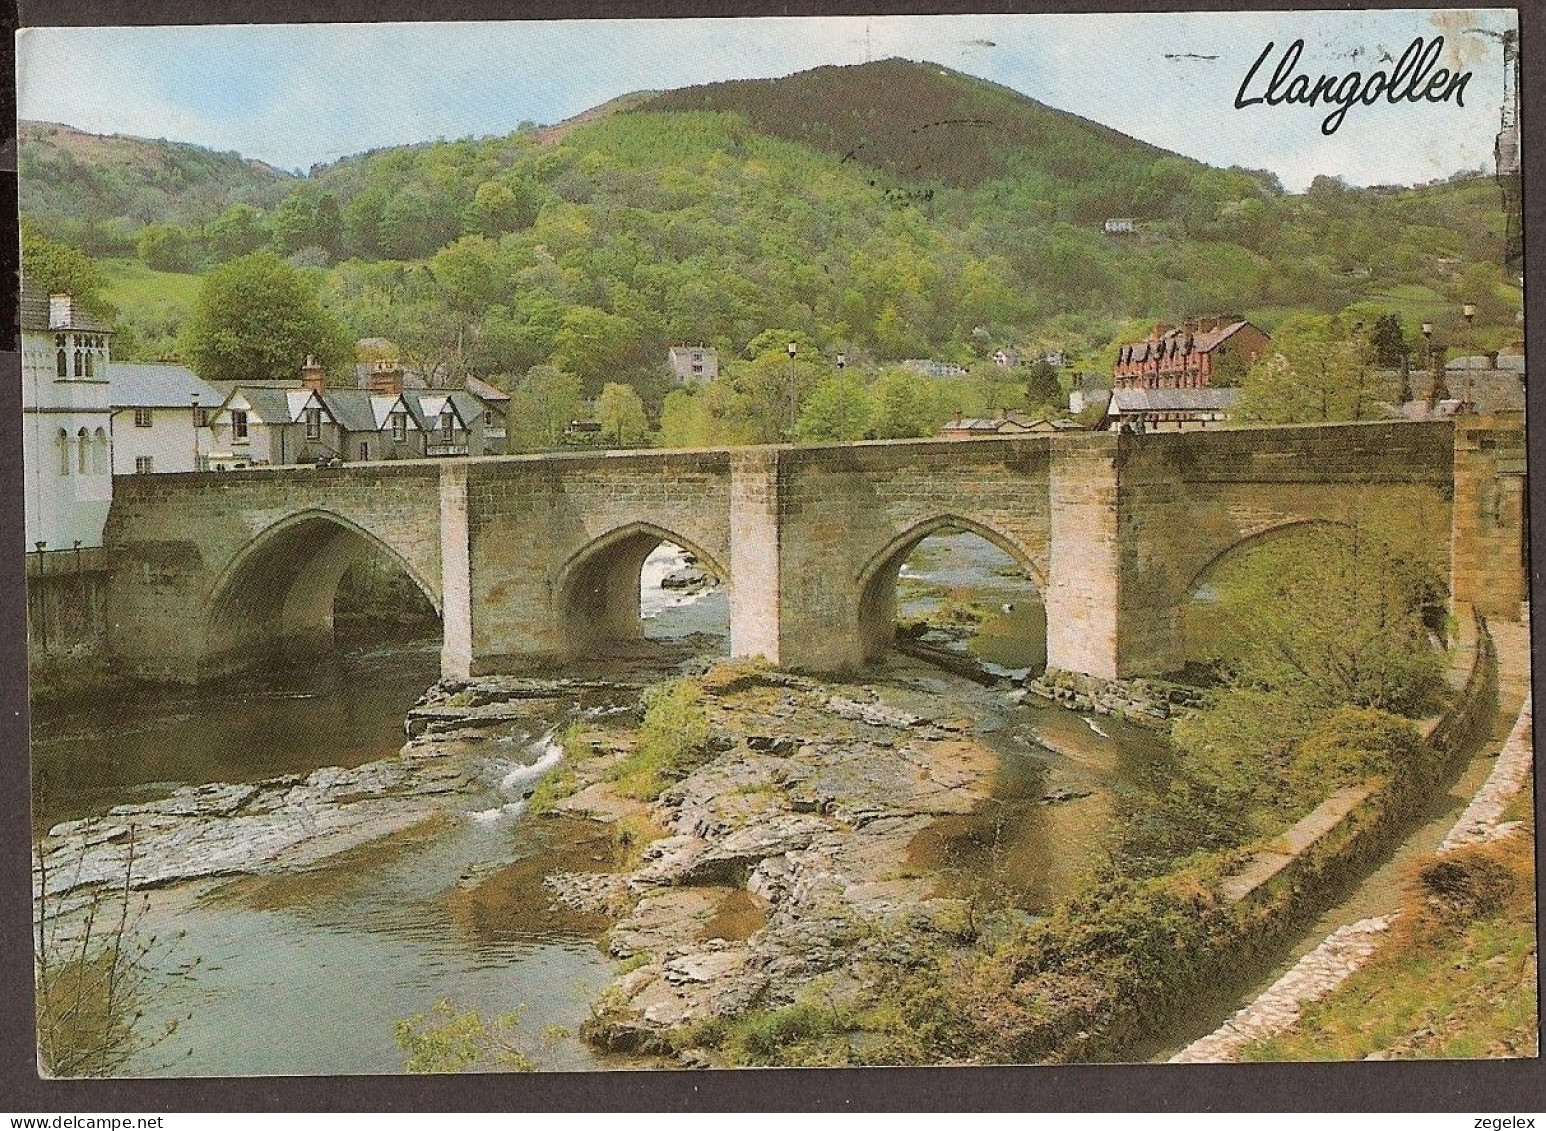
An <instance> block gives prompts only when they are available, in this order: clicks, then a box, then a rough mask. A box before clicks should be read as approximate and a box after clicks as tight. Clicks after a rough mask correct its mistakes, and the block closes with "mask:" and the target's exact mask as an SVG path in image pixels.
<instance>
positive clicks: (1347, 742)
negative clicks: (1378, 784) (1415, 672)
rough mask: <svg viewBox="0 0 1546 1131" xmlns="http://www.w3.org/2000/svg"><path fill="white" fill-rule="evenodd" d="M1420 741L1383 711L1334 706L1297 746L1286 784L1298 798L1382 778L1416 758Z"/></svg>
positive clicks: (1405, 723) (1403, 722)
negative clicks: (1335, 708) (1289, 785)
mask: <svg viewBox="0 0 1546 1131" xmlns="http://www.w3.org/2000/svg"><path fill="white" fill-rule="evenodd" d="M1420 751H1421V738H1420V737H1419V735H1418V733H1417V728H1416V727H1414V726H1413V725H1412V724H1411V723H1410V722H1408V721H1407V720H1405V719H1402V718H1400V717H1398V716H1396V715H1392V714H1390V713H1388V712H1386V711H1377V710H1373V709H1371V708H1367V707H1339V708H1338V709H1337V710H1335V711H1333V712H1332V713H1331V714H1330V715H1327V716H1326V717H1325V718H1324V719H1323V720H1322V721H1321V722H1319V723H1316V724H1315V726H1314V727H1312V728H1311V730H1310V732H1309V733H1308V734H1306V735H1305V736H1304V739H1303V741H1301V742H1300V743H1299V746H1298V750H1297V752H1296V753H1295V755H1294V759H1293V763H1292V765H1291V766H1290V767H1289V781H1290V784H1291V785H1292V786H1293V788H1294V790H1295V792H1296V794H1297V795H1298V796H1299V797H1300V798H1301V799H1303V800H1307V801H1308V800H1314V799H1316V798H1319V797H1324V796H1326V795H1327V794H1328V793H1331V792H1332V791H1333V790H1337V789H1341V788H1342V787H1343V786H1349V785H1357V784H1359V783H1360V782H1364V781H1367V780H1368V779H1369V778H1373V777H1388V776H1390V775H1391V774H1392V773H1395V772H1397V771H1399V770H1401V769H1402V768H1404V767H1408V766H1411V765H1412V764H1414V763H1415V762H1416V760H1417V759H1418V757H1419V756H1420Z"/></svg>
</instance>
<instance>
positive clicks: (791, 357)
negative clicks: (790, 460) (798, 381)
mask: <svg viewBox="0 0 1546 1131" xmlns="http://www.w3.org/2000/svg"><path fill="white" fill-rule="evenodd" d="M799 348H800V347H799V344H798V343H797V342H795V341H793V340H791V341H790V343H789V347H788V349H789V438H790V439H791V440H792V439H794V426H795V407H794V355H795V354H796V353H797V352H798V351H799Z"/></svg>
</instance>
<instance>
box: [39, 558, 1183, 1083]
mask: <svg viewBox="0 0 1546 1131" xmlns="http://www.w3.org/2000/svg"><path fill="white" fill-rule="evenodd" d="M997 554H998V551H996V550H994V549H993V548H992V547H991V546H988V545H987V544H986V543H981V542H978V543H977V544H976V545H973V544H972V540H971V539H970V538H969V537H967V538H936V539H930V540H929V542H928V543H926V544H925V546H924V547H923V548H921V549H920V551H919V552H918V554H916V555H915V557H914V559H913V560H911V561H910V562H909V563H908V567H907V569H905V570H904V572H903V578H904V579H911V580H912V581H913V582H915V583H922V584H925V585H929V586H933V587H936V588H937V589H945V590H948V593H949V599H951V600H957V601H972V602H987V603H989V604H990V605H994V606H1002V605H1011V606H1012V608H1010V609H1007V610H1005V609H1002V608H1000V611H999V613H998V614H997V615H995V616H990V617H989V619H988V620H987V621H986V622H984V623H983V624H982V625H981V626H980V627H979V630H978V631H977V633H976V634H975V635H973V636H971V637H970V638H968V639H966V640H965V641H964V644H963V646H964V647H966V648H968V649H970V650H972V651H973V652H974V653H975V654H977V655H978V656H979V657H980V658H981V659H983V660H985V661H988V662H992V663H998V664H1001V665H1002V666H1005V667H1017V668H1018V667H1032V666H1037V665H1039V664H1040V663H1042V662H1044V656H1045V628H1044V616H1043V614H1042V613H1041V611H1040V603H1039V600H1038V599H1037V598H1036V595H1035V592H1034V589H1033V588H1032V587H1030V586H1029V583H1028V582H1026V581H1025V580H1024V579H1021V578H1017V577H1013V576H1008V575H1006V574H1005V573H1004V572H1003V571H1002V567H1003V561H1000V560H997V559H996V558H995V555H997ZM1000 557H1001V555H1000ZM1004 560H1007V559H1004ZM683 564H685V562H684V558H683V554H682V551H680V550H678V549H677V548H676V547H671V546H663V547H661V549H660V550H659V551H657V553H656V554H653V555H651V557H650V559H649V560H648V561H647V562H646V564H645V570H644V577H643V580H644V586H643V589H642V591H641V612H642V615H643V617H644V620H645V634H646V636H647V637H654V638H658V639H662V640H679V639H681V638H682V637H687V636H695V635H702V634H706V635H707V638H708V644H709V651H711V652H712V651H716V650H719V651H723V650H725V646H726V645H727V639H726V637H727V632H728V625H727V622H728V603H727V600H726V595H725V593H724V591H723V589H719V588H713V589H706V590H700V591H698V592H693V593H685V592H682V591H671V590H664V589H662V588H661V587H660V585H659V580H660V578H662V577H663V576H665V575H666V574H667V573H669V572H671V571H673V570H676V569H679V568H680V567H681V566H682V565H683ZM913 589H914V590H915V592H914V593H913V595H911V596H908V595H907V593H906V592H905V590H904V594H903V596H902V599H901V600H900V601H899V605H900V609H901V615H902V616H903V617H918V616H927V615H929V613H930V611H931V610H932V609H937V608H938V607H939V603H940V602H939V599H938V597H937V596H930V595H928V594H926V593H924V592H923V591H922V590H921V589H917V585H916V584H915V585H914V586H913ZM715 640H718V641H719V642H720V643H719V645H718V646H715V645H714V641H715ZM957 643H958V644H962V643H963V642H962V641H961V640H959V639H958V640H957ZM696 644H697V641H696V640H694V641H693V646H694V647H696ZM1038 649H1040V654H1041V657H1042V658H1041V659H1038V658H1037V650H1038ZM437 675H438V648H437V646H436V644H435V643H434V642H433V641H424V642H419V643H414V644H398V645H392V646H390V647H383V648H378V649H374V650H369V651H354V652H349V653H345V654H343V655H340V656H338V657H336V658H335V659H332V660H330V661H328V662H327V663H324V664H321V665H318V666H316V667H314V668H308V669H303V670H292V671H289V672H282V673H276V674H271V675H265V676H263V677H254V678H249V679H246V680H243V681H240V682H238V683H233V684H230V685H227V686H224V687H222V688H215V689H205V690H200V691H198V692H181V693H176V692H174V693H163V694H160V695H158V696H155V697H146V698H142V699H139V700H136V701H132V702H128V703H124V704H121V705H115V706H114V708H113V709H112V712H111V714H106V713H104V714H103V715H101V716H100V717H98V716H93V715H91V714H89V713H86V712H82V711H76V712H71V713H56V714H53V715H48V716H42V717H40V718H38V719H37V720H36V721H35V729H34V741H33V751H34V759H35V763H34V764H35V767H36V769H35V772H36V775H37V779H38V781H39V783H40V785H41V791H40V795H41V802H40V805H39V808H38V811H37V813H36V820H37V823H38V824H39V826H40V827H42V828H47V827H48V826H49V825H51V824H53V823H55V822H57V821H60V820H65V819H70V818H74V817H79V816H85V815H90V814H96V813H102V812H105V811H106V810H107V809H108V808H110V807H111V806H113V805H116V804H122V803H125V802H132V801H145V800H149V799H152V798H154V797H157V796H161V795H165V794H166V793H169V792H170V791H171V790H172V789H173V788H175V787H176V786H178V785H180V784H184V783H203V782H212V781H228V782H229V781H255V780H259V779H262V778H266V777H272V776H275V775H278V774H285V773H303V772H307V771H309V770H312V769H314V768H317V767H319V766H326V765H346V766H352V765H358V764H361V763H364V762H368V761H372V760H375V759H378V758H385V757H389V756H391V755H393V754H394V753H395V752H396V751H397V750H398V749H399V748H400V747H401V745H402V742H403V732H402V720H403V715H404V713H405V712H406V710H407V709H408V708H409V707H410V706H411V705H412V704H413V702H414V701H415V700H416V699H417V698H418V697H419V695H420V694H421V693H422V692H423V690H424V689H425V688H426V687H428V686H429V685H430V684H431V683H433V682H434V681H435V679H436V678H437ZM944 678H946V677H943V676H941V679H944ZM960 682H961V681H954V682H953V683H951V685H950V686H956V685H957V684H959V683H960ZM960 694H962V695H966V694H971V695H979V694H980V695H981V696H984V697H985V698H984V699H983V700H982V701H981V702H980V703H978V704H977V706H979V707H981V706H983V704H987V705H988V709H987V710H986V712H985V714H986V717H987V718H988V723H987V725H986V726H985V728H984V730H985V733H984V735H983V737H982V740H983V741H984V742H985V743H986V744H987V745H989V746H990V747H991V748H992V749H993V750H994V751H995V752H997V753H998V754H999V756H1000V765H1001V769H1000V773H999V775H998V780H997V784H996V786H995V790H994V799H993V801H992V802H991V803H990V804H989V805H988V806H987V807H985V808H984V810H983V811H982V812H981V813H980V814H976V815H973V816H970V817H964V818H950V819H947V820H945V821H942V822H939V823H937V824H936V826H935V827H934V828H932V829H930V830H928V831H927V832H926V834H925V835H923V836H921V837H920V838H919V840H918V842H917V843H915V845H914V846H913V849H912V854H915V860H914V861H913V862H914V864H915V865H918V866H926V867H930V868H939V869H942V870H943V871H944V873H945V880H944V884H945V886H946V887H953V888H955V889H956V890H967V889H969V888H971V887H973V886H974V885H975V886H976V887H978V888H982V887H983V886H984V885H986V886H990V887H991V886H998V887H1001V888H1004V889H1006V890H1008V891H1009V893H1010V896H1011V899H1012V901H1013V902H1015V903H1016V904H1017V905H1018V906H1020V907H1022V908H1024V909H1026V910H1029V911H1033V912H1034V911H1039V910H1043V909H1045V908H1046V907H1048V906H1049V905H1050V904H1051V903H1052V902H1053V901H1055V900H1056V899H1057V898H1058V897H1060V896H1061V895H1063V894H1066V893H1067V892H1068V891H1069V890H1072V888H1073V887H1075V886H1077V884H1078V883H1079V882H1080V879H1081V877H1082V876H1083V875H1084V874H1085V873H1086V872H1087V870H1088V868H1089V867H1090V866H1092V864H1093V863H1094V862H1095V861H1096V860H1098V858H1099V856H1100V854H1101V852H1102V850H1103V846H1104V845H1105V843H1106V838H1107V837H1108V836H1109V834H1110V825H1111V817H1110V814H1111V809H1112V797H1111V789H1112V788H1113V787H1114V783H1115V785H1117V786H1119V785H1120V783H1121V781H1122V780H1123V779H1124V777H1125V776H1130V775H1134V774H1138V773H1141V772H1142V770H1143V767H1144V765H1145V764H1146V761H1147V760H1149V759H1152V758H1156V757H1163V756H1164V744H1163V742H1162V741H1160V740H1158V739H1156V738H1154V737H1153V736H1152V735H1149V734H1147V733H1143V732H1138V731H1137V729H1136V728H1124V727H1122V726H1120V725H1119V724H1113V723H1111V722H1110V721H1107V720H1102V723H1101V725H1102V727H1103V729H1105V730H1106V731H1107V734H1106V735H1105V736H1102V735H1100V734H1097V733H1095V732H1094V731H1093V730H1092V729H1091V728H1090V727H1089V726H1088V725H1087V724H1086V723H1085V722H1084V721H1083V720H1081V719H1080V718H1079V717H1078V716H1075V715H1072V714H1070V713H1067V712H1063V711H1059V710H1052V709H1046V708H1038V707H1036V706H1034V705H1016V704H1014V703H1012V702H1010V701H1009V700H1008V699H1006V698H1005V697H1004V693H1003V691H1002V689H1000V690H997V691H988V690H985V689H978V688H975V687H970V688H961V689H960ZM572 707H573V705H566V704H559V705H557V706H556V707H555V708H554V712H553V717H551V718H538V719H533V720H532V724H531V728H530V731H531V733H529V734H527V735H525V737H524V738H521V739H519V740H518V741H516V742H513V743H511V744H509V745H508V746H507V747H505V748H503V750H502V756H504V757H506V758H507V760H508V764H506V765H503V766H496V767H493V768H492V769H491V771H490V773H489V774H487V775H486V777H487V782H486V787H485V788H484V789H483V790H482V791H481V792H477V793H473V794H471V795H466V796H462V795H457V796H455V797H453V798H452V799H451V806H452V809H453V812H452V813H451V814H450V815H449V816H448V817H447V818H446V819H444V820H437V821H435V822H433V823H432V824H431V825H429V826H427V827H423V828H419V829H416V830H412V831H410V833H408V834H406V835H402V836H398V837H395V838H393V840H392V841H391V842H390V843H384V844H378V845H372V846H367V847H366V848H364V849H361V850H357V851H355V852H351V853H347V854H345V855H343V856H341V857H338V858H335V859H334V860H332V861H330V862H328V864H327V865H326V866H324V867H321V868H318V869H315V870H312V871H308V872H305V873H299V874H286V875H280V876H271V877H247V878H242V879H239V880H235V881H232V882H230V883H227V884H226V885H225V886H224V887H222V888H220V889H219V890H217V891H216V892H215V893H214V894H212V895H209V896H206V897H204V898H202V899H198V900H195V899H193V898H192V897H190V896H188V895H186V894H180V893H178V892H177V891H175V890H173V891H168V892H161V893H155V895H154V897H153V901H152V909H151V912H150V915H149V917H148V918H147V919H146V920H145V922H144V924H143V926H144V927H145V929H146V930H155V931H156V932H157V935H158V938H160V939H161V940H162V941H160V942H158V943H157V944H156V947H155V949H154V951H153V957H154V960H155V962H156V965H157V969H158V971H159V974H158V977H159V980H160V981H161V982H162V985H161V987H160V989H159V990H158V992H157V994H156V997H155V1001H154V1005H153V1007H152V1008H151V1009H150V1010H149V1011H148V1015H147V1017H146V1019H145V1031H152V1030H154V1029H155V1028H157V1027H159V1025H160V1024H161V1023H163V1022H165V1021H167V1020H170V1019H173V1018H185V1019H184V1020H181V1021H180V1025H179V1028H178V1030H177V1032H176V1034H175V1035H174V1036H173V1038H172V1039H170V1040H169V1041H167V1042H165V1043H163V1044H161V1045H159V1046H157V1047H154V1048H152V1049H149V1050H146V1051H145V1052H144V1053H143V1054H142V1055H141V1056H140V1057H139V1058H138V1060H137V1061H136V1062H135V1063H134V1064H133V1065H132V1066H131V1071H132V1072H133V1073H135V1074H178V1075H182V1074H190V1075H263V1074H293V1073H352V1072H392V1071H396V1070H398V1069H400V1068H401V1065H402V1059H403V1053H402V1051H401V1050H400V1049H399V1048H398V1047H397V1045H396V1043H395V1041H394V1039H393V1026H394V1023H395V1022H397V1021H399V1020H401V1019H404V1018H408V1017H411V1016H414V1015H418V1014H425V1013H429V1012H430V1011H431V1010H433V1008H434V1007H435V1003H436V1002H437V1001H440V1000H443V999H445V1000H450V1001H452V1002H453V1003H454V1004H455V1006H456V1008H457V1009H458V1010H467V1009H477V1010H478V1011H479V1012H480V1013H482V1014H483V1015H484V1017H485V1018H493V1017H496V1016H499V1015H502V1014H505V1013H507V1012H510V1011H512V1010H515V1011H517V1012H519V1013H520V1014H521V1016H522V1023H521V1026H520V1030H519V1037H518V1038H517V1041H518V1044H519V1046H520V1048H521V1050H522V1051H523V1052H524V1053H525V1054H526V1055H527V1056H529V1057H530V1058H531V1059H532V1060H534V1061H535V1062H536V1064H537V1066H538V1067H539V1068H541V1069H579V1068H601V1067H617V1066H620V1065H619V1064H618V1063H615V1062H610V1061H607V1060H606V1059H604V1058H601V1057H599V1056H598V1055H597V1054H596V1053H594V1052H593V1051H591V1050H590V1049H588V1048H586V1047H585V1046H584V1045H582V1044H581V1042H580V1041H579V1040H578V1039H577V1038H576V1037H575V1036H574V1034H575V1033H576V1032H577V1031H578V1028H579V1025H580V1023H581V1022H582V1021H583V1020H584V1018H585V1017H586V1016H587V1015H588V1011H589V1003H590V1002H591V1001H593V1000H594V999H595V998H596V996H597V995H598V994H599V992H600V991H601V989H602V988H603V987H604V986H605V984H606V983H607V982H608V981H609V980H610V978H611V976H612V973H613V969H612V967H611V964H610V963H609V962H608V961H607V960H606V959H605V957H604V956H603V954H602V953H601V951H600V950H599V949H598V947H597V946H596V943H595V939H596V937H597V936H598V934H599V933H600V931H601V930H603V929H604V928H605V925H606V924H605V922H604V921H603V920H601V919H599V918H596V917H592V916H582V915H577V914H569V913H563V912H556V911H553V910H552V909H551V908H550V907H549V905H548V901H547V899H546V895H545V892H544V890H543V889H542V887H541V881H542V877H543V875H544V874H545V873H546V872H547V871H548V870H551V869H554V868H563V869H573V870H596V871H605V870H608V869H609V868H610V867H612V866H613V864H614V863H615V861H614V859H613V857H614V850H613V849H612V846H611V843H610V839H609V838H608V837H607V835H606V834H605V832H604V831H602V832H599V833H598V830H597V828H596V826H594V825H591V824H589V823H586V822H579V821H565V820H552V819H544V820H541V821H532V820H530V819H528V818H527V817H526V815H525V806H524V803H523V802H522V800H521V794H522V792H524V790H526V789H528V788H530V785H531V783H532V782H533V781H534V780H535V779H536V778H537V777H538V776H540V774H541V772H543V771H544V770H546V769H548V768H551V767H552V766H553V765H554V764H555V763H556V762H557V761H558V758H559V754H558V752H557V751H556V750H555V748H554V746H553V743H552V742H551V740H550V738H549V737H548V736H549V734H550V732H551V730H553V729H556V728H558V727H560V726H561V725H562V724H563V722H564V721H565V720H566V718H567V717H568V712H569V711H570V710H571V709H572ZM1030 740H1034V741H1030ZM1042 744H1045V745H1046V746H1050V747H1052V750H1051V751H1049V750H1047V749H1044V748H1043V746H1042ZM1055 789H1066V790H1069V791H1071V792H1074V793H1079V792H1087V793H1088V796H1084V797H1078V798H1074V799H1071V800H1067V801H1061V802H1057V803H1048V802H1046V801H1045V800H1044V795H1045V794H1046V793H1048V791H1050V790H1055ZM763 915H764V909H763V908H762V907H761V906H760V905H759V904H758V903H757V902H756V901H755V900H754V899H753V898H752V897H750V896H748V895H746V893H744V892H730V891H727V893H726V896H725V899H724V901H723V902H722V905H721V906H720V907H719V909H718V912H717V915H716V917H715V919H714V920H713V922H712V924H711V929H712V931H713V933H714V934H716V935H717V936H719V937H724V938H739V937H744V936H745V935H747V934H750V933H751V932H752V931H754V930H756V929H757V927H758V926H760V924H761V922H762V921H763ZM178 931H181V932H185V933H184V934H183V935H182V937H180V938H177V939H176V940H175V941H174V942H171V943H168V942H167V941H165V940H168V939H171V938H173V937H174V936H175V935H176V933H177V932H178ZM195 959H197V960H198V963H197V965H192V964H193V962H194V960H195ZM517 1007H524V1008H523V1009H518V1008H517ZM544 1032H546V1036H544ZM624 1066H626V1065H624Z"/></svg>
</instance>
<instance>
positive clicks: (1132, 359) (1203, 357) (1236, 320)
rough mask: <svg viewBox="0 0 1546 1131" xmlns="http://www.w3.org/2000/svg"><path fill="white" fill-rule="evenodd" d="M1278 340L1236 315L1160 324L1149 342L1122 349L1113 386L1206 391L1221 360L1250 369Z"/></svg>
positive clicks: (1152, 332) (1118, 356)
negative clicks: (1168, 324)
mask: <svg viewBox="0 0 1546 1131" xmlns="http://www.w3.org/2000/svg"><path fill="white" fill-rule="evenodd" d="M1271 343H1272V339H1271V338H1270V337H1268V336H1267V334H1266V333H1265V332H1263V331H1262V330H1259V329H1257V328H1256V327H1255V326H1253V325H1251V324H1250V323H1249V322H1247V321H1246V320H1245V319H1243V318H1240V317H1238V316H1236V315H1224V316H1221V317H1216V318H1194V319H1192V320H1190V321H1188V322H1187V323H1186V324H1185V325H1184V326H1180V327H1177V328H1172V327H1170V326H1167V325H1165V324H1164V323H1158V324H1156V325H1155V327H1154V328H1153V329H1152V330H1150V331H1149V337H1148V339H1147V340H1145V341H1141V342H1130V343H1128V344H1126V345H1123V346H1120V347H1118V349H1117V357H1116V363H1115V365H1114V366H1113V367H1112V370H1111V376H1112V384H1113V386H1114V387H1115V388H1118V389H1206V388H1207V387H1208V386H1209V385H1210V384H1211V382H1212V379H1213V374H1214V372H1215V370H1216V369H1217V367H1218V365H1219V364H1220V362H1221V361H1222V360H1223V359H1224V358H1226V357H1228V358H1235V359H1238V360H1239V361H1240V363H1241V367H1242V368H1244V367H1246V366H1249V365H1251V364H1253V363H1254V362H1255V361H1256V360H1257V359H1258V358H1260V357H1262V356H1263V355H1264V354H1265V353H1266V351H1267V347H1268V346H1269V345H1271Z"/></svg>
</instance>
